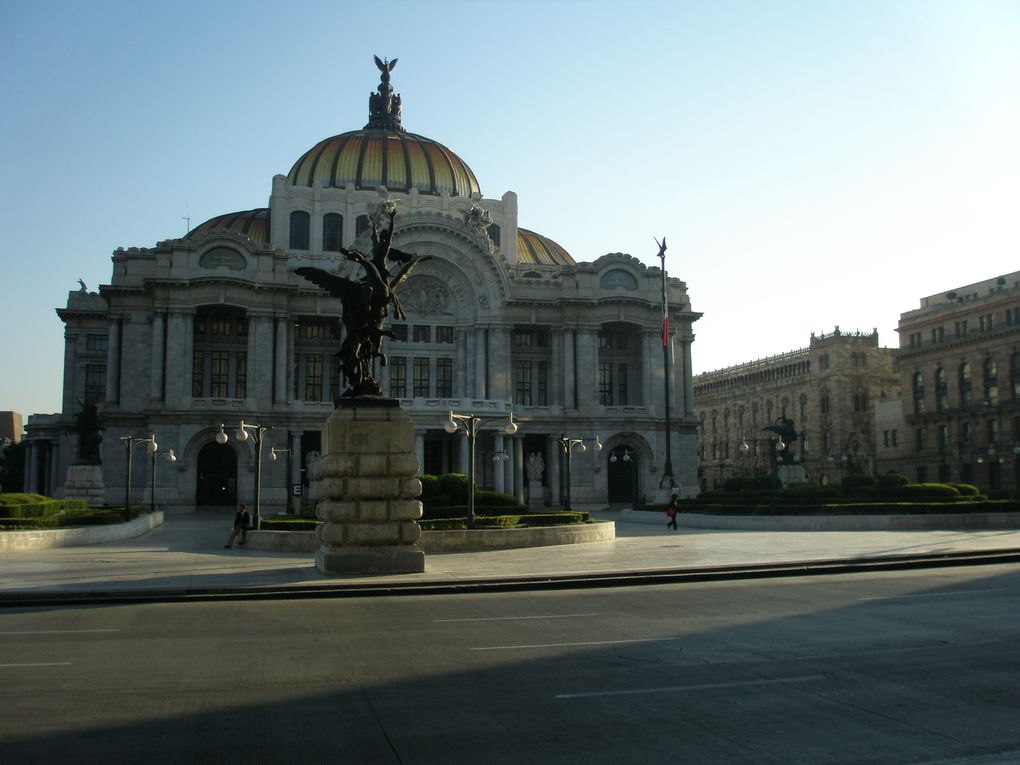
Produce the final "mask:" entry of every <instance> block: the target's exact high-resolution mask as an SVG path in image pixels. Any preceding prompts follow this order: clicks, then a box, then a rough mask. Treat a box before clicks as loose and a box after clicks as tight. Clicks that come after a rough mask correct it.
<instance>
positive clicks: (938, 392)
mask: <svg viewBox="0 0 1020 765" xmlns="http://www.w3.org/2000/svg"><path fill="white" fill-rule="evenodd" d="M935 407H936V408H937V409H938V411H939V414H945V412H946V410H948V409H949V385H948V384H947V383H946V370H945V369H943V368H942V367H939V368H938V369H936V370H935Z"/></svg>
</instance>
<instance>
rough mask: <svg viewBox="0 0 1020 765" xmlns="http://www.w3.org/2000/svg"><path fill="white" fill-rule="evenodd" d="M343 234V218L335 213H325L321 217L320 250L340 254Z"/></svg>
mask: <svg viewBox="0 0 1020 765" xmlns="http://www.w3.org/2000/svg"><path fill="white" fill-rule="evenodd" d="M343 234H344V219H343V218H341V217H340V216H339V215H337V214H336V213H327V214H326V215H324V216H323V217H322V249H323V250H324V251H325V252H340V246H341V244H342V243H343Z"/></svg>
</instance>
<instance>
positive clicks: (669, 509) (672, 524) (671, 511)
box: [666, 495, 680, 531]
mask: <svg viewBox="0 0 1020 765" xmlns="http://www.w3.org/2000/svg"><path fill="white" fill-rule="evenodd" d="M679 511H680V508H679V507H677V504H676V496H675V495H674V496H673V497H672V498H670V500H669V504H668V505H666V515H668V516H669V523H667V524H666V528H667V529H673V531H676V516H677V513H678V512H679Z"/></svg>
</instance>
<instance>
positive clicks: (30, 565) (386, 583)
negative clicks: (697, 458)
mask: <svg viewBox="0 0 1020 765" xmlns="http://www.w3.org/2000/svg"><path fill="white" fill-rule="evenodd" d="M593 515H594V517H596V518H598V519H600V520H610V521H615V523H616V535H617V538H616V540H615V541H613V542H599V543H591V544H574V545H561V546H556V547H536V548H527V549H517V550H499V551H493V552H478V553H449V554H443V555H436V554H432V555H428V556H427V557H426V562H425V565H426V570H425V572H424V573H421V574H400V575H390V576H364V577H326V576H323V575H321V574H320V573H319V572H318V571H317V570H316V568H315V565H314V561H313V559H312V557H311V556H310V555H308V554H307V553H278V552H256V551H249V550H245V549H244V548H243V547H242V548H237V547H235V548H234V549H232V550H226V549H224V548H223V544H224V542H225V541H226V537H227V534H228V532H229V525H230V520H231V517H228V516H230V514H229V513H215V512H209V511H196V512H192V513H185V514H172V515H167V516H166V522H165V523H164V524H163V525H162V526H159V527H157V528H155V529H153V530H152V531H149V532H147V533H145V534H143V535H142V536H139V537H136V538H134V539H129V540H125V541H121V542H114V543H107V544H101V545H94V546H88V547H63V548H55V549H47V550H37V551H32V552H21V553H5V554H0V604H2V605H6V606H11V605H18V604H23V605H29V604H34V603H47V602H49V603H58V602H75V601H79V600H80V601H85V602H87V601H92V600H95V601H104V600H105V601H117V600H136V599H159V600H164V599H188V598H214V597H219V598H225V597H302V596H316V595H319V596H321V595H327V594H337V595H339V594H344V593H347V594H367V593H385V592H398V591H399V592H411V591H426V592H437V591H443V590H447V591H451V590H452V591H456V590H460V589H470V588H479V587H487V588H497V587H518V588H525V587H541V586H550V585H557V583H558V586H571V585H570V583H573V586H578V585H579V584H581V583H591V584H606V583H619V582H620V581H624V580H626V581H633V582H635V583H636V582H640V581H656V580H659V581H663V580H678V579H681V578H702V579H707V578H727V577H732V576H755V575H759V576H777V575H790V574H795V573H800V574H803V573H815V572H819V573H820V572H824V571H834V570H844V569H846V568H850V569H853V568H855V567H860V566H866V567H870V568H875V567H887V566H900V565H940V562H945V561H951V560H953V559H955V558H958V557H960V556H963V557H964V559H965V560H968V561H972V562H973V561H974V559H975V557H976V558H978V559H979V558H981V557H987V558H989V560H994V561H995V562H1003V561H1011V560H1016V561H1020V530H983V531H810V532H804V531H801V532H796V531H719V530H704V529H690V528H684V527H681V529H680V531H678V532H671V531H667V530H666V528H665V523H662V524H655V525H652V524H648V523H634V522H628V521H624V520H622V519H621V513H620V512H613V511H597V512H594V513H593ZM663 521H665V518H664V519H663Z"/></svg>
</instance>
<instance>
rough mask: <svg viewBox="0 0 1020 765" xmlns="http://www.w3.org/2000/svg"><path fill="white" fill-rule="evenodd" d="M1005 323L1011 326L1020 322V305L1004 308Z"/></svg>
mask: <svg viewBox="0 0 1020 765" xmlns="http://www.w3.org/2000/svg"><path fill="white" fill-rule="evenodd" d="M1006 324H1008V325H1009V326H1011V327H1015V326H1017V325H1018V324H1020V307H1017V308H1007V309H1006Z"/></svg>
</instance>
